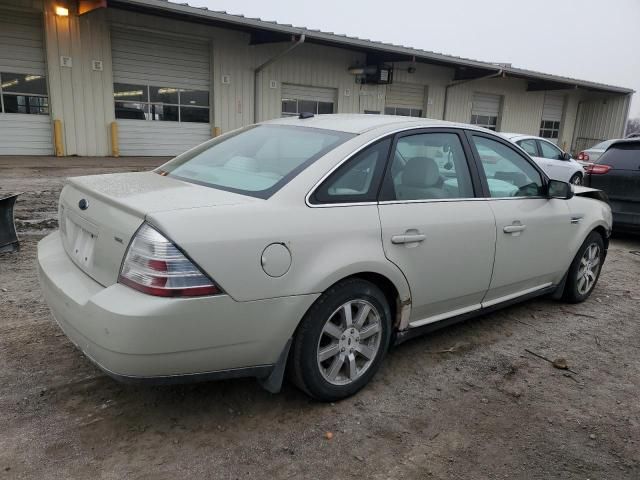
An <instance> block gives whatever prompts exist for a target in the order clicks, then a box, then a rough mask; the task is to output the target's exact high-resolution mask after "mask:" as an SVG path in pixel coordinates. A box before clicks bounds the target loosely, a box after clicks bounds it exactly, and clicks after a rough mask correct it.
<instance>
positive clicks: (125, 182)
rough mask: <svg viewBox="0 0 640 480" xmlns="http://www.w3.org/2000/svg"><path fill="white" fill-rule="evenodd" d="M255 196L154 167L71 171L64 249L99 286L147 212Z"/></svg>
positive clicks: (109, 278)
mask: <svg viewBox="0 0 640 480" xmlns="http://www.w3.org/2000/svg"><path fill="white" fill-rule="evenodd" d="M252 201H256V199H254V198H252V197H246V196H243V195H238V194H235V193H230V192H226V191H222V190H217V189H214V188H209V187H204V186H200V185H195V184H191V183H187V182H183V181H180V180H177V179H175V178H170V177H165V176H161V175H159V174H157V173H154V172H138V173H125V174H111V175H95V176H87V177H75V178H70V179H68V180H67V181H66V183H65V186H64V188H63V189H62V193H61V195H60V203H59V222H60V232H61V237H62V242H63V245H64V248H65V251H66V252H67V254H68V255H69V257H70V258H71V259H72V260H73V262H74V263H75V264H76V265H77V266H78V267H79V268H80V269H81V270H82V271H83V272H85V273H86V274H87V275H89V276H90V277H91V278H93V279H94V280H95V281H97V282H98V283H100V284H101V285H103V286H109V285H112V284H114V283H116V282H117V280H118V274H119V272H120V266H121V263H122V259H123V258H124V255H125V253H126V250H127V247H128V245H129V242H130V241H131V238H132V237H133V235H134V234H135V232H136V231H137V230H138V228H139V227H140V225H141V224H142V222H143V221H144V219H145V217H146V216H147V215H148V214H150V213H156V212H161V211H169V210H180V209H192V208H201V207H212V206H220V205H233V204H238V203H247V202H252Z"/></svg>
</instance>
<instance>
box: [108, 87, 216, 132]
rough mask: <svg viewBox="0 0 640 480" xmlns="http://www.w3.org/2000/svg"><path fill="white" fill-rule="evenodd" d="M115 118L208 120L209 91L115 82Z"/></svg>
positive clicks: (183, 120) (174, 120)
mask: <svg viewBox="0 0 640 480" xmlns="http://www.w3.org/2000/svg"><path fill="white" fill-rule="evenodd" d="M113 99H114V102H115V110H116V118H122V119H129V120H155V121H164V122H196V123H209V92H208V91H206V90H191V89H186V88H174V87H154V86H152V85H137V84H131V83H114V84H113Z"/></svg>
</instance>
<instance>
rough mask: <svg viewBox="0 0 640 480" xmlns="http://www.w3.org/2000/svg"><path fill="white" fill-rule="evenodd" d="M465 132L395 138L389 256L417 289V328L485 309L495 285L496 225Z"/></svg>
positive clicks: (386, 196)
mask: <svg viewBox="0 0 640 480" xmlns="http://www.w3.org/2000/svg"><path fill="white" fill-rule="evenodd" d="M469 156H470V150H469V148H468V146H467V144H466V143H465V141H464V133H463V132H462V131H459V130H455V129H438V130H435V129H428V130H419V131H416V130H414V131H409V132H405V133H403V134H401V135H398V136H396V138H395V140H394V143H393V146H392V150H391V156H390V159H389V162H388V165H387V170H386V173H385V177H384V180H383V184H382V191H381V195H380V201H379V206H378V209H379V214H380V224H381V228H382V243H383V247H384V252H385V255H386V256H387V258H388V259H389V260H391V261H392V262H393V263H395V264H396V265H397V266H398V267H399V268H400V269H401V270H402V272H403V273H404V275H405V277H406V278H407V280H408V283H409V286H410V288H411V297H412V310H411V317H410V326H412V327H416V326H420V325H424V324H427V323H431V322H435V321H438V320H442V319H444V318H447V317H451V316H455V315H458V314H462V313H465V312H468V311H472V310H476V309H478V308H480V302H481V300H482V298H483V297H484V295H485V293H486V291H487V289H488V288H489V282H490V279H491V269H492V266H493V256H494V246H495V240H496V238H495V236H496V234H495V221H494V218H493V213H492V212H491V208H490V207H489V205H488V203H487V202H486V201H484V200H483V199H480V198H477V196H476V192H479V191H480V190H479V189H480V183H479V175H478V171H477V168H476V166H475V164H473V163H472V164H471V165H470V164H469V162H468V161H467V159H468V157H469Z"/></svg>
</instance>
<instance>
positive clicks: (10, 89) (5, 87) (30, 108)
mask: <svg viewBox="0 0 640 480" xmlns="http://www.w3.org/2000/svg"><path fill="white" fill-rule="evenodd" d="M0 112H2V113H26V114H35V115H49V95H48V94H47V78H46V77H45V76H44V75H29V74H23V73H9V72H0Z"/></svg>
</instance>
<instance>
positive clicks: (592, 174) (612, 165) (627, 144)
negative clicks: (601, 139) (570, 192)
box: [585, 138, 640, 232]
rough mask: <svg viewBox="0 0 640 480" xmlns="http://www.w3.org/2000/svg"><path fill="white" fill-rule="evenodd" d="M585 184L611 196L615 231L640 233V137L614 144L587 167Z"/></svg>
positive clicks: (617, 141)
mask: <svg viewBox="0 0 640 480" xmlns="http://www.w3.org/2000/svg"><path fill="white" fill-rule="evenodd" d="M585 184H586V185H587V186H589V187H592V188H598V189H600V190H604V191H605V192H606V193H607V195H608V196H609V200H610V204H611V211H612V212H613V226H614V230H627V231H629V230H631V231H635V232H640V138H629V139H624V140H616V141H615V142H614V143H612V144H611V145H610V146H609V148H607V150H606V151H605V152H604V153H603V154H602V156H601V157H600V158H598V159H597V160H596V162H595V163H593V164H591V165H589V166H588V167H587V178H586V182H585Z"/></svg>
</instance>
